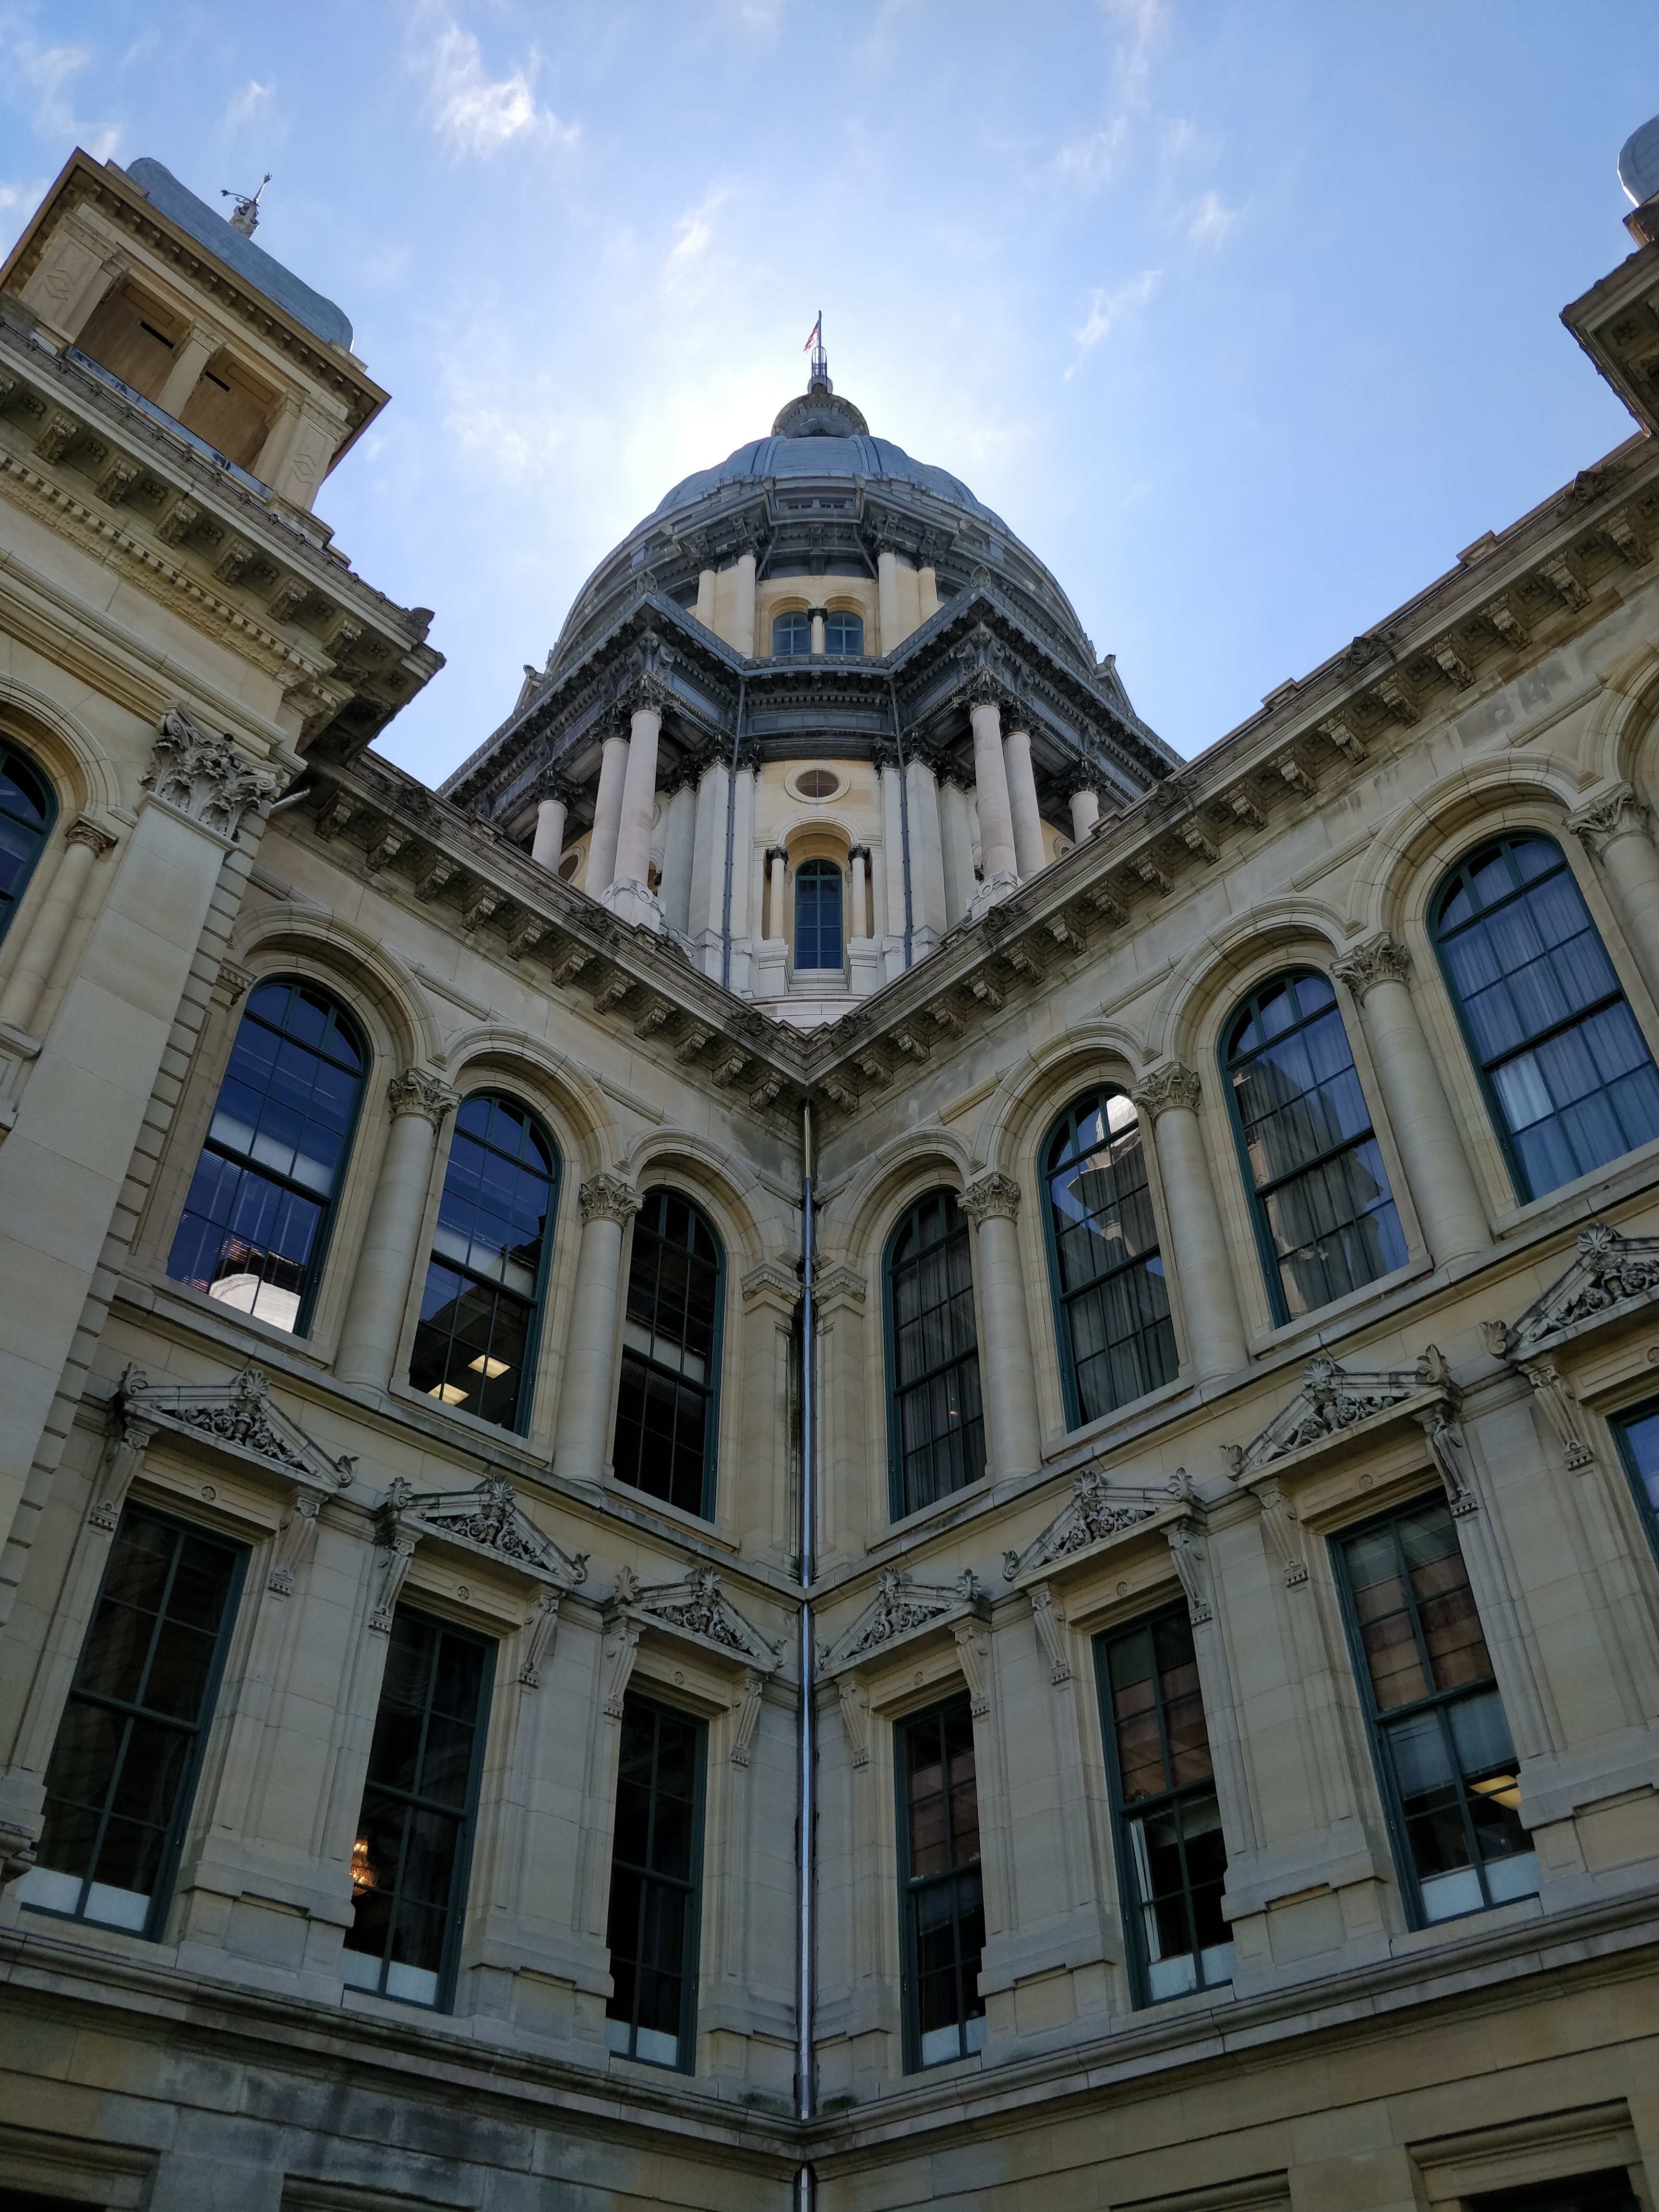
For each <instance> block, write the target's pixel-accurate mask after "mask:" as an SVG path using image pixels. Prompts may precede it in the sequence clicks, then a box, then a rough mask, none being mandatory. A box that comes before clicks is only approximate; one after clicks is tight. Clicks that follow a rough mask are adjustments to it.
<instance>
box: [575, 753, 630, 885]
mask: <svg viewBox="0 0 1659 2212" xmlns="http://www.w3.org/2000/svg"><path fill="white" fill-rule="evenodd" d="M627 775H628V739H627V738H625V737H623V733H622V732H621V731H620V730H613V731H612V732H611V735H610V736H609V737H608V738H606V739H605V752H604V756H603V757H602V758H601V760H600V763H599V790H598V792H597V793H595V795H594V799H593V833H592V836H590V837H589V839H588V841H587V872H586V875H585V876H584V877H583V878H582V888H583V890H585V891H586V893H587V895H588V896H589V897H590V898H598V897H599V896H600V895H601V893H602V892H605V891H608V890H610V888H611V882H612V880H613V878H615V876H616V872H617V834H618V832H619V831H620V830H621V829H622V817H623V783H624V782H625V781H626V779H627Z"/></svg>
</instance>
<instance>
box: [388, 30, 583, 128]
mask: <svg viewBox="0 0 1659 2212" xmlns="http://www.w3.org/2000/svg"><path fill="white" fill-rule="evenodd" d="M425 63H426V67H427V69H428V72H429V74H430V76H431V80H432V92H431V110H432V116H433V120H434V123H435V125H436V128H437V131H438V133H439V136H440V137H443V138H446V139H447V140H448V142H449V143H450V145H451V146H452V147H453V148H454V149H455V150H456V151H457V152H458V153H461V154H475V155H487V154H494V153H495V152H497V151H498V150H499V149H500V148H501V147H503V146H505V145H506V144H507V143H508V141H509V140H510V139H513V138H518V137H524V136H526V135H528V136H529V137H534V138H540V139H542V140H544V141H545V142H546V143H550V144H552V145H556V146H569V145H574V143H575V141H576V140H577V138H578V137H580V131H579V130H578V128H577V126H576V125H574V124H567V123H561V122H560V120H559V118H558V117H557V116H556V115H555V114H554V112H553V111H552V110H551V108H547V107H538V106H537V104H536V90H535V84H536V72H537V70H538V67H539V66H540V64H539V61H538V57H537V56H536V55H535V53H534V52H532V55H531V57H530V60H529V63H528V64H523V63H520V64H519V66H518V67H517V68H515V69H514V70H513V72H512V74H511V75H510V76H504V77H501V78H500V79H498V80H496V81H495V82H491V80H490V79H489V76H487V75H486V74H485V71H484V65H483V54H482V52H480V51H479V46H478V41H477V39H476V38H475V37H474V36H473V35H472V33H471V31H463V30H462V29H461V28H460V27H459V25H458V24H455V23H450V24H447V26H446V27H445V28H444V29H443V30H442V31H441V33H439V35H438V37H437V39H436V40H435V41H434V43H433V45H432V46H431V47H430V49H429V50H428V52H427V54H426V56H425Z"/></svg>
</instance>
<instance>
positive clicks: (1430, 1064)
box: [1332, 935, 1492, 1266]
mask: <svg viewBox="0 0 1659 2212" xmlns="http://www.w3.org/2000/svg"><path fill="white" fill-rule="evenodd" d="M1332 965H1333V969H1334V973H1335V974H1336V975H1338V976H1339V977H1340V979H1341V981H1343V982H1345V983H1346V985H1347V987H1348V988H1349V989H1350V990H1351V991H1352V993H1353V995H1354V999H1355V1001H1356V1003H1357V1004H1358V1007H1359V1009H1360V1014H1361V1017H1362V1018H1363V1020H1364V1024H1365V1035H1366V1037H1367V1039H1368V1040H1369V1042H1370V1048H1371V1060H1372V1062H1373V1064H1374V1066H1376V1079H1377V1081H1378V1083H1380V1084H1381V1085H1382V1086H1383V1105H1384V1106H1385V1108H1386V1109H1388V1115H1389V1127H1390V1129H1391V1130H1392V1131H1393V1133H1394V1140H1395V1145H1396V1146H1398V1147H1399V1151H1400V1158H1401V1164H1402V1165H1403V1166H1404V1168H1405V1170H1406V1180H1407V1182H1408V1183H1409V1184H1410V1185H1411V1193H1412V1198H1413V1201H1414V1203H1415V1205H1416V1208H1417V1218H1418V1222H1419V1225H1420V1226H1421V1228H1422V1231H1423V1235H1424V1238H1425V1242H1426V1243H1427V1244H1428V1248H1429V1253H1430V1256H1431V1258H1432V1259H1433V1261H1435V1264H1436V1265H1437V1266H1440V1265H1442V1264H1443V1263H1444V1262H1445V1261H1448V1260H1455V1259H1460V1258H1462V1256H1463V1255H1465V1254H1467V1253H1470V1252H1484V1251H1485V1250H1486V1248H1487V1246H1488V1245H1489V1244H1490V1243H1492V1231H1491V1230H1490V1229H1489V1228H1488V1226H1487V1225H1486V1207H1485V1206H1484V1205H1483V1204H1482V1202H1481V1198H1480V1188H1479V1186H1478V1185H1477V1183H1476V1182H1475V1180H1474V1170H1473V1169H1472V1168H1471V1167H1470V1165H1469V1156H1468V1152H1466V1151H1465V1150H1464V1146H1463V1136H1462V1131H1461V1130H1460V1128H1459V1127H1458V1126H1457V1118H1456V1116H1455V1114H1454V1113H1453V1112H1452V1109H1451V1107H1450V1104H1449V1102H1448V1100H1447V1097H1446V1094H1445V1091H1444V1090H1443V1088H1442V1086H1441V1082H1440V1073H1439V1070H1438V1069H1437V1067H1436V1066H1435V1064H1434V1057H1433V1054H1431V1052H1430V1050H1429V1043H1428V1039H1427V1038H1426V1037H1425V1036H1424V1034H1423V1025H1422V1024H1421V1023H1420V1022H1419V1020H1418V1018H1417V1009H1416V1007H1415V1006H1413V1004H1412V994H1411V989H1410V984H1409V980H1408V979H1409V977H1410V975H1411V965H1412V963H1411V955H1410V954H1409V953H1408V952H1407V950H1406V948H1405V946H1404V945H1401V943H1400V942H1399V940H1398V939H1395V938H1392V937H1389V936H1386V935H1384V936H1381V937H1373V938H1370V939H1367V940H1366V942H1365V943H1364V945H1356V946H1355V947H1354V949H1353V951H1352V952H1346V953H1344V954H1343V956H1342V957H1341V958H1340V960H1337V961H1334V963H1332Z"/></svg>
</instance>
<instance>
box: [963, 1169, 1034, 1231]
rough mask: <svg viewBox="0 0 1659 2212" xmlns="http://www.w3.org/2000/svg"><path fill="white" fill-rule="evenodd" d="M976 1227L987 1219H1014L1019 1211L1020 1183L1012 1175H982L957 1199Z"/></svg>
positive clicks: (978, 1227) (980, 1226)
mask: <svg viewBox="0 0 1659 2212" xmlns="http://www.w3.org/2000/svg"><path fill="white" fill-rule="evenodd" d="M957 1205H958V1206H961V1208H962V1210H963V1212H964V1213H965V1214H966V1215H967V1217H968V1218H969V1221H971V1222H972V1223H973V1225H974V1226H975V1229H980V1228H982V1227H983V1226H984V1225H985V1223H986V1222H987V1221H1012V1220H1014V1219H1016V1218H1018V1213H1019V1185H1018V1183H1017V1182H1015V1181H1014V1179H1013V1177H1012V1176H1006V1175H982V1176H980V1177H979V1179H978V1181H977V1182H970V1183H969V1186H968V1188H967V1189H966V1190H964V1191H963V1194H962V1195H961V1197H960V1198H959V1199H958V1200H957Z"/></svg>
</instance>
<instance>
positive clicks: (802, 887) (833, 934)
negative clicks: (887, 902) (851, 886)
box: [795, 860, 841, 975]
mask: <svg viewBox="0 0 1659 2212" xmlns="http://www.w3.org/2000/svg"><path fill="white" fill-rule="evenodd" d="M795 965H796V967H797V968H833V969H835V970H836V974H837V975H839V974H840V972H841V870H840V869H839V868H838V867H837V866H836V864H835V862H834V861H833V860H807V861H805V862H804V863H803V864H802V866H800V867H799V868H797V869H796V871H795Z"/></svg>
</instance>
